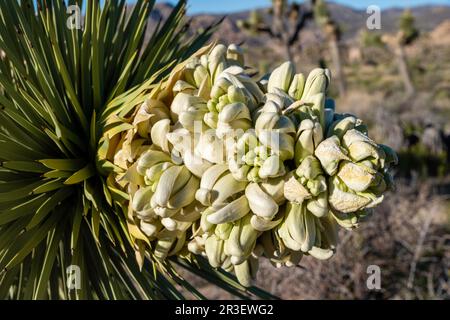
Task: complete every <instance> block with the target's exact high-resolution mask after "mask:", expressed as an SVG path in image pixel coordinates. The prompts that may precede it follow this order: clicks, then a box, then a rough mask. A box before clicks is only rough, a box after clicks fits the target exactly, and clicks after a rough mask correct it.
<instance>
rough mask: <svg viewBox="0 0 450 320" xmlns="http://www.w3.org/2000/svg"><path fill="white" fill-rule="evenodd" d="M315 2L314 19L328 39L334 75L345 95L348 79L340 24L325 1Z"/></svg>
mask: <svg viewBox="0 0 450 320" xmlns="http://www.w3.org/2000/svg"><path fill="white" fill-rule="evenodd" d="M315 2H316V3H315V5H314V19H315V21H316V23H317V25H318V26H319V27H320V28H321V29H322V32H323V33H324V35H325V38H326V39H327V41H328V44H329V48H330V55H331V60H332V62H333V66H334V74H333V76H334V78H335V79H336V82H337V85H338V90H339V94H340V95H341V96H344V95H345V92H346V81H345V75H344V70H343V66H342V59H341V53H340V49H339V41H340V39H341V30H340V26H339V24H338V23H337V22H336V21H334V20H333V18H332V17H331V14H330V12H329V10H328V8H327V5H326V3H325V1H323V0H316V1H315Z"/></svg>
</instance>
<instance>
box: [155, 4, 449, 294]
mask: <svg viewBox="0 0 450 320" xmlns="http://www.w3.org/2000/svg"><path fill="white" fill-rule="evenodd" d="M232 3H233V1H230V6H232ZM399 3H400V4H398V7H397V8H387V9H383V10H382V11H381V29H379V30H368V29H367V27H366V20H367V19H368V17H369V16H370V14H368V13H366V10H360V9H354V8H352V7H350V6H346V5H343V4H339V3H334V2H328V1H326V2H323V3H322V5H321V7H320V9H319V10H318V9H316V7H315V6H314V7H313V4H311V3H310V2H308V1H306V2H298V3H294V2H284V1H277V0H275V1H273V5H272V6H270V4H269V6H267V7H266V8H258V9H255V10H252V9H250V10H246V11H238V12H233V13H228V14H194V15H192V14H191V15H190V16H189V18H190V19H191V23H190V31H191V32H192V33H194V32H198V31H199V30H202V29H204V28H207V27H208V26H209V25H211V24H214V23H217V22H218V21H219V20H221V19H223V20H222V21H221V23H220V24H219V25H218V26H217V31H216V32H215V35H214V40H217V41H220V42H222V43H225V44H230V43H236V44H240V45H241V46H242V48H243V50H244V51H245V55H246V63H247V65H249V66H251V67H252V68H253V69H254V72H255V74H257V76H260V77H263V76H264V74H266V73H267V72H269V71H270V70H273V68H274V67H276V66H277V65H279V64H280V63H281V62H282V61H284V60H287V59H288V58H289V59H291V60H292V61H294V62H295V64H296V67H297V71H301V72H303V73H308V72H309V71H311V70H312V69H313V68H315V67H318V66H321V67H327V68H329V69H330V70H331V72H332V75H333V80H332V87H331V88H330V92H329V95H330V96H331V97H332V98H334V99H336V109H337V110H338V111H339V112H350V113H352V112H356V113H357V114H358V115H359V116H361V118H362V119H363V120H364V121H365V122H366V123H367V124H368V125H369V127H370V130H369V132H370V134H371V136H373V137H374V138H375V139H376V140H377V141H380V142H381V143H384V144H387V145H389V146H391V147H393V148H394V149H395V150H396V151H397V152H398V155H399V159H400V161H399V165H398V167H397V168H396V172H395V176H396V186H397V187H396V191H394V192H391V193H390V194H389V195H388V196H387V198H386V199H385V201H384V202H383V204H382V205H381V206H380V207H379V208H377V209H376V212H375V213H374V215H373V216H372V217H371V218H370V220H369V221H368V222H367V223H364V224H363V225H362V226H361V227H360V228H359V229H357V230H354V231H352V232H350V231H344V232H342V234H340V238H341V244H340V248H339V250H338V253H337V254H336V255H335V256H334V257H333V258H332V259H330V260H329V261H325V262H321V261H317V260H314V259H310V258H309V257H304V258H303V260H302V261H301V262H300V265H299V266H297V267H295V268H285V269H283V268H282V269H276V268H275V267H274V266H272V265H271V264H270V263H269V262H268V261H264V262H263V263H262V265H261V267H260V271H259V276H258V281H257V283H256V285H257V286H259V287H261V288H263V289H265V290H267V291H269V292H271V293H273V294H275V295H277V296H279V297H280V298H282V299H449V298H450V280H449V278H450V175H449V168H450V167H449V164H450V153H449V150H450V3H449V5H448V6H446V5H435V4H425V5H421V6H414V7H410V8H407V7H405V5H404V4H403V5H402V2H401V1H400V2H399ZM403 3H406V1H404V2H403ZM374 4H376V1H374ZM157 9H158V10H156V11H155V13H154V14H153V16H152V19H153V21H152V23H151V26H150V29H149V32H151V29H152V28H154V26H155V25H156V23H157V21H158V20H160V19H164V18H165V17H167V15H168V14H169V12H170V10H171V4H169V3H158V4H157ZM188 13H189V12H188ZM256 61H258V62H259V63H256ZM374 123H376V124H377V125H376V126H375V125H373V124H374ZM369 265H377V266H379V267H380V269H381V289H380V290H369V289H368V288H367V285H366V281H367V278H368V276H369V274H368V273H367V267H368V266H369ZM188 280H189V281H190V282H191V283H194V284H195V286H196V287H198V288H200V291H201V292H202V293H203V294H205V295H206V296H207V297H209V298H214V299H224V298H230V297H231V296H229V295H228V294H227V293H226V292H223V291H221V290H220V289H217V288H215V287H213V286H211V285H209V284H208V283H207V282H204V281H202V280H199V279H197V278H189V279H188Z"/></svg>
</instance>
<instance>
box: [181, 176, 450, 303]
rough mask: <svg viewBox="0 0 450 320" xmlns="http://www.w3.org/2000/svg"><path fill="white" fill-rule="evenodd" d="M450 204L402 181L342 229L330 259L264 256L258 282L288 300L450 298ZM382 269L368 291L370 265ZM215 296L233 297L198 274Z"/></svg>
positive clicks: (424, 187) (205, 288)
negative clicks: (276, 262) (288, 262)
mask: <svg viewBox="0 0 450 320" xmlns="http://www.w3.org/2000/svg"><path fill="white" fill-rule="evenodd" d="M449 218H450V210H449V204H448V202H446V200H445V198H444V197H443V196H441V195H438V194H437V192H436V188H435V187H432V186H431V185H430V184H428V183H423V182H419V183H418V184H416V185H408V184H406V183H405V182H402V183H399V185H398V188H397V190H396V191H395V193H391V194H390V195H388V197H387V199H386V201H385V202H384V203H383V204H382V205H381V206H380V207H379V208H378V209H377V210H376V212H375V214H374V215H373V216H372V217H371V218H370V220H369V221H368V222H367V223H365V224H363V225H362V227H361V228H360V229H358V230H356V231H352V232H350V231H343V232H342V233H341V244H340V247H339V248H338V252H337V254H336V255H335V256H334V257H333V258H332V259H330V260H329V261H318V260H315V259H313V258H310V257H305V258H304V259H303V260H302V261H301V262H300V265H299V266H297V267H295V268H281V269H276V268H274V267H273V266H272V265H271V264H270V263H269V262H268V261H267V260H265V259H263V260H262V262H261V265H260V271H259V275H258V280H257V285H258V286H259V287H261V288H264V289H266V290H267V291H269V292H271V293H273V294H275V295H277V296H279V297H281V298H283V299H450V282H449V272H450V233H449ZM369 265H378V266H379V267H380V268H381V287H382V288H381V290H369V289H368V288H367V285H366V281H367V277H368V274H367V267H368V266H369ZM189 281H190V282H191V283H193V284H194V285H195V286H197V287H198V288H200V291H201V292H202V293H204V294H205V295H206V296H207V297H208V298H211V299H228V298H230V297H231V296H230V295H228V294H226V293H224V292H222V291H221V290H219V289H217V288H214V287H212V286H210V285H208V283H206V282H204V281H202V280H200V279H198V278H192V277H190V278H189Z"/></svg>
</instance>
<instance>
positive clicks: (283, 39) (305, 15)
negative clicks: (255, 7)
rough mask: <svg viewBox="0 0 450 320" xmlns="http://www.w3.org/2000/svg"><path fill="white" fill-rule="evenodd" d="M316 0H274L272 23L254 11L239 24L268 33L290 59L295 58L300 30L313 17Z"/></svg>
mask: <svg viewBox="0 0 450 320" xmlns="http://www.w3.org/2000/svg"><path fill="white" fill-rule="evenodd" d="M314 3H315V0H311V1H310V2H309V3H307V4H298V3H295V2H293V3H291V4H289V3H288V1H287V0H272V8H270V10H269V11H268V13H269V14H270V15H272V24H267V23H266V22H265V21H264V19H263V18H262V17H261V15H259V14H258V13H257V12H252V13H251V15H250V17H249V18H248V19H247V20H240V21H238V26H239V27H241V28H242V29H245V30H249V31H251V32H253V33H258V32H261V33H266V34H269V35H270V37H271V38H273V39H275V40H276V41H277V42H278V43H279V44H280V45H281V46H282V47H283V48H284V51H285V56H286V58H287V59H288V60H291V61H293V60H294V52H293V48H294V47H295V45H296V44H297V43H298V42H299V35H300V31H301V30H302V29H303V28H304V27H305V24H306V22H307V21H308V20H311V19H312V18H313V10H312V8H313V7H314Z"/></svg>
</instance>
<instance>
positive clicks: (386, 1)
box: [158, 0, 450, 14]
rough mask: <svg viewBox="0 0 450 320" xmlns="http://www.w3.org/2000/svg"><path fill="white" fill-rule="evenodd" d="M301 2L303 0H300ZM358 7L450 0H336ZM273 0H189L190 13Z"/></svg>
mask: <svg viewBox="0 0 450 320" xmlns="http://www.w3.org/2000/svg"><path fill="white" fill-rule="evenodd" d="M158 2H171V3H176V2H177V1H176V0H158ZM298 2H301V1H298ZM334 2H337V3H341V4H346V5H349V6H352V7H354V8H357V9H365V8H367V7H368V6H369V5H372V4H373V5H378V6H379V7H381V8H382V9H385V8H390V7H412V6H418V5H426V4H441V5H450V0H428V1H426V0H396V1H392V0H358V1H355V0H353V1H352V0H335V1H334ZM270 3H271V0H188V6H189V9H188V10H189V11H188V12H189V14H197V13H228V12H235V11H241V10H247V9H254V8H257V7H267V6H268V5H270Z"/></svg>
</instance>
